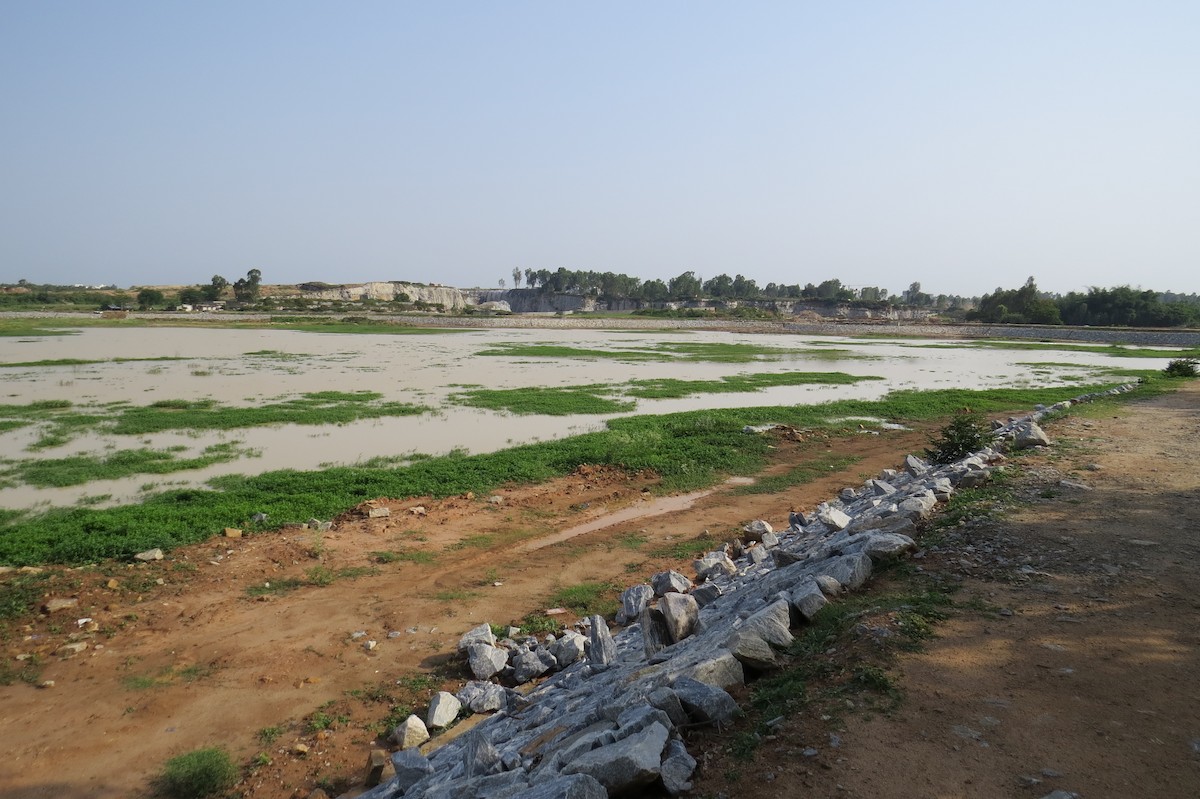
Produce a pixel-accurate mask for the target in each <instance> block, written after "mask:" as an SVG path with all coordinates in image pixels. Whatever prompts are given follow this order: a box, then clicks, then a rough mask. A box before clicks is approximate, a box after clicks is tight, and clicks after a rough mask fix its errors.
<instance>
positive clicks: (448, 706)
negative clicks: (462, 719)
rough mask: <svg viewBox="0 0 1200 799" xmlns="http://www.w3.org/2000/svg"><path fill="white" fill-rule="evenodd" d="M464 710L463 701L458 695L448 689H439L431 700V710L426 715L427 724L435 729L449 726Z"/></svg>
mask: <svg viewBox="0 0 1200 799" xmlns="http://www.w3.org/2000/svg"><path fill="white" fill-rule="evenodd" d="M460 710H462V702H460V701H459V700H458V697H457V696H455V695H454V694H452V693H448V692H446V691H438V692H437V693H436V694H434V695H433V699H431V700H430V701H429V712H428V713H427V714H426V715H425V726H426V727H427V728H428V727H433V728H435V729H439V730H440V729H443V728H445V727H449V726H450V725H451V724H453V723H454V720H455V719H456V718H458V711H460Z"/></svg>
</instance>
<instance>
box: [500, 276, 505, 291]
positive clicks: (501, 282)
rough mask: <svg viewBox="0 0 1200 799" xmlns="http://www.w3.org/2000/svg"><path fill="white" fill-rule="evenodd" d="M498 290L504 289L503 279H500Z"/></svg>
mask: <svg viewBox="0 0 1200 799" xmlns="http://www.w3.org/2000/svg"><path fill="white" fill-rule="evenodd" d="M500 288H501V289H503V288H504V278H500Z"/></svg>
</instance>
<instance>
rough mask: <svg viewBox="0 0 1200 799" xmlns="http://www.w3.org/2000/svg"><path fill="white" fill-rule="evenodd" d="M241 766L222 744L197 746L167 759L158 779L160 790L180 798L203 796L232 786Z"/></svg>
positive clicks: (217, 792) (198, 798)
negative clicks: (195, 748) (198, 747)
mask: <svg viewBox="0 0 1200 799" xmlns="http://www.w3.org/2000/svg"><path fill="white" fill-rule="evenodd" d="M237 780H238V768H237V766H236V765H234V763H233V760H232V759H231V758H230V757H229V753H228V752H226V751H225V750H224V749H222V748H220V747H213V748H210V749H197V750H195V751H193V752H188V753H187V754H184V755H179V756H178V757H173V758H171V759H170V760H168V761H167V763H166V765H165V766H164V767H163V771H162V773H161V774H160V775H159V777H158V779H157V783H158V788H159V790H160V791H161V792H162V793H164V794H166V795H167V796H172V797H177V799H203V797H206V796H213V795H215V794H219V793H222V792H224V791H227V790H229V789H230V788H232V787H233V786H234V784H235V783H236V782H237Z"/></svg>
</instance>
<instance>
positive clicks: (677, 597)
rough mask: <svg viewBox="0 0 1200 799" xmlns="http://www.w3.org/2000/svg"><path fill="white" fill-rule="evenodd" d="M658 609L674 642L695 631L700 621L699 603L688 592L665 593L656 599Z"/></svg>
mask: <svg viewBox="0 0 1200 799" xmlns="http://www.w3.org/2000/svg"><path fill="white" fill-rule="evenodd" d="M658 610H659V612H660V613H662V615H663V621H664V622H666V625H667V633H668V635H670V636H671V640H672V641H673V642H676V643H678V642H679V641H682V640H683V639H685V638H687V637H688V636H690V635H692V634H693V633H694V632H696V629H697V626H698V625H699V623H700V605H699V604H697V602H696V600H695V598H693V597H692V596H691V595H690V594H674V593H672V594H667V595H666V596H664V597H663V598H662V599H660V600H658Z"/></svg>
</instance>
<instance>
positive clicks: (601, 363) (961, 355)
mask: <svg viewBox="0 0 1200 799" xmlns="http://www.w3.org/2000/svg"><path fill="white" fill-rule="evenodd" d="M506 342H512V343H519V344H558V345H564V346H571V347H578V348H587V349H593V350H614V349H628V348H632V347H653V346H655V345H657V344H661V343H664V342H690V343H695V342H720V343H732V342H751V343H754V344H758V345H762V346H769V347H777V348H779V349H781V350H783V349H797V348H810V349H811V350H813V351H814V353H815V354H799V355H786V356H784V357H782V358H781V359H780V360H771V361H762V362H756V363H750V364H723V363H708V362H695V361H686V360H683V359H672V360H669V361H641V362H622V361H616V360H610V359H597V360H581V359H558V360H549V359H542V358H522V357H515V358H510V357H482V356H478V355H477V353H479V352H480V351H482V350H485V349H488V348H490V347H492V346H495V345H497V344H502V343H506ZM921 343H922V344H928V343H930V342H928V341H927V340H926V341H923V342H921ZM946 343H952V342H946ZM834 349H837V350H848V351H849V353H850V355H851V356H852V357H838V355H837V354H836V353H835V352H830V350H834ZM821 354H823V355H824V357H819V356H820V355H821ZM117 357H120V358H125V359H138V358H175V359H179V360H164V361H149V360H147V361H137V360H133V361H125V362H120V363H116V362H107V363H101V364H88V365H80V366H57V367H9V368H3V369H0V402H2V403H6V404H26V403H29V402H34V401H38V400H47V399H67V400H70V401H72V402H74V403H76V404H77V405H81V406H87V405H101V404H105V403H111V402H128V403H132V404H135V405H145V404H148V403H150V402H154V401H157V400H164V399H186V400H197V399H213V400H217V401H219V402H221V403H224V404H228V405H253V404H256V403H261V402H263V401H266V400H271V399H277V398H284V397H289V396H296V395H298V394H301V393H304V392H312V391H326V390H332V391H358V390H370V391H376V392H379V393H380V394H382V395H383V396H384V397H385V398H386V399H388V400H396V401H403V402H412V403H418V404H421V405H425V406H428V407H430V408H431V409H433V410H432V412H430V413H427V414H424V415H421V416H417V417H402V418H392V419H381V420H369V421H362V422H357V423H353V424H346V425H339V426H324V427H306V426H295V425H279V426H275V427H269V428H256V429H243V430H228V431H214V432H204V433H197V432H179V433H163V434H157V435H153V436H144V437H142V436H139V437H129V436H114V435H106V436H105V435H89V436H84V437H81V438H78V439H76V440H74V441H72V442H71V443H69V444H67V445H65V446H63V447H59V448H56V449H48V450H43V451H40V452H37V453H33V452H28V451H26V449H25V448H26V447H27V446H28V445H29V444H30V443H32V441H34V440H36V438H37V437H38V430H36V429H29V428H25V429H21V430H16V431H10V432H8V433H3V434H0V455H2V457H4V458H8V459H21V458H36V457H47V458H51V457H63V456H65V455H71V454H82V453H103V452H105V451H111V450H115V449H130V448H139V447H143V446H148V447H155V448H162V447H169V446H178V445H183V446H186V447H187V448H188V452H187V453H181V454H184V455H189V454H192V453H198V452H199V451H200V450H202V449H204V448H205V447H207V446H209V445H211V444H214V443H220V442H236V443H237V444H238V445H239V446H240V447H244V448H246V449H249V450H252V451H255V452H256V453H258V455H257V456H256V457H249V458H241V459H239V460H237V461H235V462H231V463H226V464H219V465H216V466H212V467H209V468H206V469H203V470H197V471H191V472H177V473H174V474H171V475H166V476H162V477H154V476H149V475H142V476H139V477H134V478H129V479H126V480H113V481H97V482H93V483H90V484H88V485H85V486H78V487H73V488H68V489H35V488H32V487H29V486H23V485H18V486H12V487H8V488H3V489H0V507H6V508H31V507H37V506H45V505H69V504H73V503H75V502H77V501H78V500H80V499H81V498H83V497H86V496H93V497H94V496H97V495H105V494H111V495H112V496H111V499H110V500H109V502H110V503H111V502H123V501H128V500H130V499H134V498H136V497H138V496H140V495H142V494H143V489H146V490H158V489H161V488H163V487H168V486H179V485H197V484H202V483H203V482H204V481H206V480H208V479H210V478H212V477H214V476H217V475H223V474H249V473H258V472H263V471H269V470H273V469H281V468H294V469H316V468H320V467H321V466H324V465H329V464H352V463H355V462H358V461H362V460H365V459H368V458H373V457H378V456H400V455H405V454H411V453H427V454H442V453H446V452H449V451H451V450H453V449H463V450H466V451H468V452H487V451H494V450H497V449H501V448H503V447H506V446H513V445H516V444H523V443H528V442H532V441H539V440H548V439H555V438H561V437H564V436H568V435H573V434H576V433H580V432H586V431H589V430H595V429H599V428H600V427H601V426H602V425H603V423H604V422H605V421H606V419H607V418H611V417H605V416H568V417H546V416H514V415H511V414H507V413H495V412H490V411H482V410H473V409H468V408H462V407H459V406H455V405H453V404H451V403H449V402H448V397H449V396H450V395H451V394H452V393H454V392H455V391H457V390H460V389H461V387H462V386H465V385H471V386H487V387H489V388H522V387H530V386H571V385H585V384H592V383H612V384H619V383H624V382H626V381H628V380H633V379H642V378H663V377H666V378H678V379H684V380H699V379H714V378H718V377H723V376H728V375H734V374H744V373H760V372H784V371H822V372H824V371H842V372H848V373H850V374H858V375H876V376H880V377H883V378H884V379H883V380H877V381H868V382H863V383H859V384H857V385H853V386H795V387H777V388H771V389H767V390H764V391H759V392H754V393H746V394H715V395H700V396H696V397H689V398H686V399H679V400H650V401H648V400H643V401H640V402H639V403H638V407H637V410H636V412H638V413H669V412H675V411H684V410H697V409H703V408H710V407H752V406H759V405H790V404H801V403H804V404H807V403H818V402H824V401H827V400H833V399H842V398H860V399H876V398H878V397H881V396H883V395H884V394H886V393H887V392H888V391H891V390H893V389H898V388H913V389H929V388H949V387H955V388H988V387H996V386H1006V385H1016V386H1035V385H1053V384H1058V383H1061V382H1062V381H1063V380H1064V379H1071V378H1078V377H1080V376H1086V375H1087V370H1086V369H1070V368H1062V367H1044V368H1037V369H1034V368H1032V367H1030V366H1028V365H1023V363H1028V362H1038V361H1046V362H1049V361H1055V362H1069V363H1075V364H1078V365H1079V366H1080V367H1088V366H1112V365H1119V366H1123V367H1129V368H1156V367H1159V366H1161V364H1160V363H1159V362H1157V361H1153V360H1135V359H1120V360H1117V359H1112V358H1109V357H1107V356H1103V355H1098V354H1091V353H1073V352H1041V353H1039V352H1030V351H1016V350H1013V351H1007V350H986V349H966V348H953V347H950V348H946V349H929V348H924V347H911V346H904V342H895V341H887V342H882V341H862V340H853V339H839V338H830V337H821V338H816V337H811V338H810V337H800V336H789V335H755V336H751V335H747V334H734V333H720V332H707V331H706V332H682V331H680V332H647V331H637V332H631V331H620V332H618V331H598V330H554V331H548V330H515V329H484V330H472V331H468V332H446V333H439V334H433V335H415V336H409V335H402V336H392V335H347V334H328V333H305V332H296V331H280V330H233V329H195V328H155V329H147V328H128V329H121V328H104V329H85V330H83V331H81V332H80V333H78V334H77V335H73V336H46V337H39V338H29V339H15V338H0V363H17V362H27V361H41V360H52V359H61V358H75V359H87V360H103V359H112V358H117Z"/></svg>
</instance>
